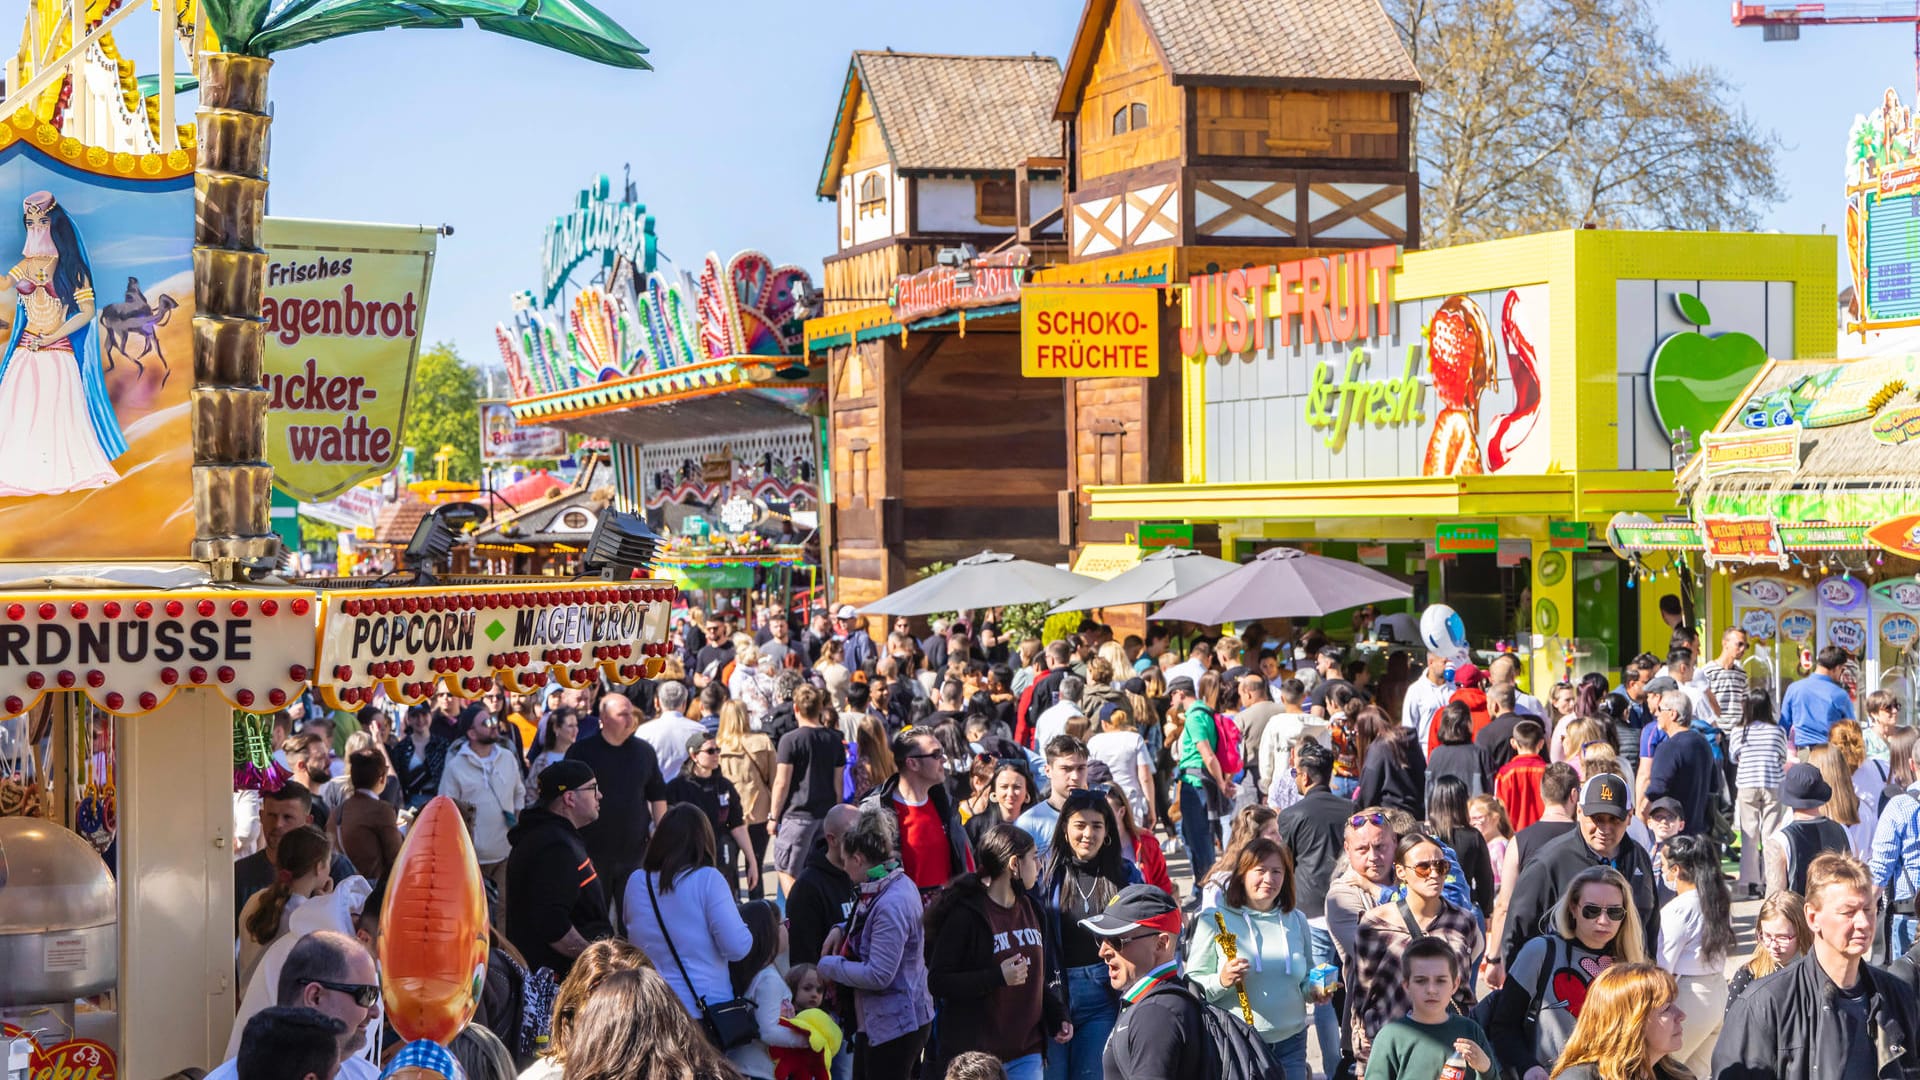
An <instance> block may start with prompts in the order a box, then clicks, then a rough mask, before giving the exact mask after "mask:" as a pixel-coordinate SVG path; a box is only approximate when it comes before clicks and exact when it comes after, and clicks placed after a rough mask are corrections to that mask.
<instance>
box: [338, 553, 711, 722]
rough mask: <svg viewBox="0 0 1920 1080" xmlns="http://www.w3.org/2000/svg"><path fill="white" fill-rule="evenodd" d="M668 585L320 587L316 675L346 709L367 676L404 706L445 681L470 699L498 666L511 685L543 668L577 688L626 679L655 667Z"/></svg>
mask: <svg viewBox="0 0 1920 1080" xmlns="http://www.w3.org/2000/svg"><path fill="white" fill-rule="evenodd" d="M673 593H674V590H673V589H672V588H670V587H665V586H661V585H658V584H656V583H653V582H634V583H632V584H626V583H618V584H598V583H596V584H592V585H585V584H580V583H560V584H555V585H547V584H540V585H527V586H512V585H502V586H485V587H477V588H473V589H466V588H463V589H462V590H461V591H460V592H459V593H457V594H449V593H448V592H446V591H445V590H442V589H433V588H422V589H356V590H341V591H329V592H328V593H326V594H325V595H324V596H323V598H322V599H323V604H324V607H323V609H322V611H321V621H320V655H319V665H318V669H317V670H316V671H315V672H314V676H313V680H314V685H315V688H316V689H318V690H319V691H320V695H321V698H322V700H324V701H325V702H326V703H327V705H328V706H329V707H331V708H336V709H337V708H349V709H351V708H357V707H358V706H360V705H363V704H365V703H366V702H368V701H370V700H372V698H373V686H374V684H375V683H384V684H385V686H386V691H387V696H388V697H390V698H392V699H393V700H395V701H398V702H401V703H402V704H413V703H415V702H418V701H424V700H426V699H427V698H428V697H429V696H431V695H432V694H433V692H434V687H435V686H436V685H437V684H442V683H444V684H445V685H446V686H447V687H448V689H450V690H452V691H453V692H454V693H456V694H458V695H460V696H462V697H470V696H473V695H474V694H476V693H477V692H479V691H480V690H483V689H485V687H486V686H487V684H488V683H490V682H491V681H492V679H493V678H494V677H495V676H496V675H497V676H499V677H500V678H501V679H502V681H504V682H505V683H506V684H507V687H508V688H509V689H511V690H513V691H514V692H515V693H525V692H528V691H530V690H531V689H532V688H534V687H537V686H539V685H541V684H542V683H544V682H546V680H547V678H548V677H549V675H551V676H552V677H553V678H554V679H555V680H556V681H558V682H559V683H560V685H562V686H565V687H568V688H574V689H577V688H579V687H581V686H585V685H587V684H588V683H590V682H592V681H593V680H594V679H595V678H597V677H598V676H599V675H600V674H602V673H604V674H605V675H606V676H607V677H608V678H609V679H612V680H614V681H616V682H619V683H623V684H625V683H631V682H634V681H635V680H637V679H640V678H642V677H644V676H651V675H654V674H657V673H658V671H659V668H660V665H661V663H662V661H661V659H660V658H661V657H663V656H665V654H666V650H667V648H668V646H667V629H668V620H669V619H670V618H671V608H672V600H673ZM635 658H638V659H639V662H638V663H635V662H633V661H634V660H635Z"/></svg>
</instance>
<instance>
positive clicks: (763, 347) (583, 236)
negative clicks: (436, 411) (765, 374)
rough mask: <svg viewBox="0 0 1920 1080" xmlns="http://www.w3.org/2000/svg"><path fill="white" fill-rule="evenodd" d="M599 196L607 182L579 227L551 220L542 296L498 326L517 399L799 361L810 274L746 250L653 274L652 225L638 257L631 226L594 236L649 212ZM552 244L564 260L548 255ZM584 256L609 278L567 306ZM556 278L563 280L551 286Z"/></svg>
mask: <svg viewBox="0 0 1920 1080" xmlns="http://www.w3.org/2000/svg"><path fill="white" fill-rule="evenodd" d="M605 186H606V185H605V181H604V179H603V180H602V182H601V185H600V187H598V188H595V189H589V193H592V192H593V191H599V192H600V201H598V202H596V203H595V204H594V205H595V206H600V207H604V209H602V210H599V211H596V212H594V213H593V214H590V215H588V217H587V218H586V219H585V221H584V223H583V224H577V225H576V224H571V223H572V222H573V220H574V218H575V217H579V216H580V214H581V211H575V212H574V213H573V214H572V215H569V216H568V217H562V218H559V219H556V221H555V223H554V229H553V231H552V233H550V235H549V237H548V241H547V251H546V254H545V255H544V263H545V264H546V280H545V281H544V283H543V286H542V289H541V290H540V291H539V292H535V291H532V290H528V291H524V292H521V293H519V294H517V295H515V296H514V297H513V300H512V304H513V316H512V317H511V319H509V320H508V321H507V322H504V323H500V324H499V325H498V326H496V327H495V332H494V336H495V339H496V340H497V341H498V343H499V346H500V358H501V360H502V361H503V362H505V364H506V366H507V374H508V378H509V380H510V381H511V382H512V384H513V392H514V396H515V397H516V398H522V399H524V398H531V397H539V396H542V395H547V394H555V393H560V392H563V391H567V390H572V389H575V388H578V387H583V386H591V385H593V384H595V383H600V382H608V381H611V380H615V379H622V378H627V377H631V376H635V375H645V374H657V373H661V372H668V371H673V370H676V369H679V368H684V367H690V366H693V365H700V364H706V363H709V362H711V361H717V360H726V359H731V358H735V357H747V356H752V357H786V356H797V355H799V354H801V353H803V351H804V349H803V342H802V337H801V327H802V323H803V322H804V320H805V317H806V315H807V312H806V311H805V310H803V309H802V307H801V305H800V301H801V300H802V299H804V298H805V297H806V296H808V295H810V294H811V293H812V290H813V282H812V279H811V278H809V277H808V275H807V272H806V271H805V270H802V269H801V268H799V267H797V266H779V265H775V264H774V262H773V260H772V259H770V258H768V257H767V256H766V255H764V254H762V253H760V252H758V251H742V252H739V253H737V254H735V255H734V256H733V257H732V258H730V259H724V260H723V259H721V258H720V256H719V255H718V254H714V253H709V254H708V255H707V257H706V258H705V259H704V260H703V261H702V262H701V265H700V271H699V274H698V276H697V277H695V276H691V275H687V274H681V275H679V276H678V277H677V278H675V277H671V276H669V275H667V274H663V273H659V272H657V271H656V270H655V269H654V265H653V255H654V251H655V249H654V247H653V244H652V236H653V233H652V222H653V219H652V217H651V216H646V217H645V223H646V224H645V236H646V240H647V243H646V245H645V247H644V253H642V252H641V251H640V250H639V249H638V248H636V249H635V250H633V251H629V250H628V248H629V247H634V246H635V245H634V244H632V243H630V242H629V241H630V240H631V237H630V236H628V234H636V235H637V233H636V230H638V229H639V228H640V227H639V226H638V225H634V226H632V227H629V228H625V229H617V228H613V227H611V226H607V227H603V228H598V229H595V228H594V227H593V226H594V225H595V224H596V223H602V222H603V219H604V221H606V222H614V223H616V224H617V223H620V222H625V221H628V220H629V219H635V215H637V214H644V211H645V207H644V206H642V205H640V204H638V203H635V202H632V201H631V199H630V197H629V200H628V201H623V202H618V203H615V202H609V201H606V200H605ZM589 209H591V208H589ZM563 226H564V227H563ZM623 237H624V238H625V239H623ZM595 245H599V246H600V247H599V248H595ZM556 246H557V247H558V248H559V249H560V250H562V252H563V254H564V256H565V257H564V258H560V257H557V256H556V255H555V254H554V252H555V250H556ZM588 249H594V250H598V251H599V254H600V256H601V258H600V263H601V265H603V267H604V268H605V269H606V270H608V271H609V272H608V274H607V275H606V277H605V279H604V280H603V281H598V282H595V283H594V284H592V285H589V286H588V287H586V288H583V289H580V290H578V291H577V292H575V293H574V294H573V296H572V298H571V299H570V300H568V299H565V298H564V293H565V280H564V270H565V269H570V268H571V267H573V266H576V265H579V264H580V263H581V262H584V261H591V259H590V255H591V254H592V251H590V250H588ZM557 270H559V271H560V272H561V276H560V277H557V278H556V277H555V273H556V271H557ZM542 297H544V298H545V299H544V300H542ZM714 377H718V375H717V374H716V375H715V376H714Z"/></svg>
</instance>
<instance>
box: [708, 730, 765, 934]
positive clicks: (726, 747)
mask: <svg viewBox="0 0 1920 1080" xmlns="http://www.w3.org/2000/svg"><path fill="white" fill-rule="evenodd" d="M714 741H716V742H718V743H719V744H720V772H721V775H723V776H725V777H726V778H727V780H728V781H729V782H731V783H732V784H733V790H734V791H735V792H736V793H738V794H739V796H740V813H741V820H742V821H744V822H745V823H746V826H747V840H748V841H749V842H750V844H751V846H752V847H753V850H752V851H750V852H748V853H747V855H748V857H749V858H751V859H752V860H753V865H755V866H762V865H765V863H766V861H767V859H766V856H767V818H768V816H769V814H770V811H771V810H772V808H773V770H774V767H775V766H774V761H773V756H774V747H773V739H772V738H771V737H770V736H768V735H766V734H765V733H763V732H759V731H755V730H753V725H752V724H751V722H750V721H749V719H748V714H747V706H746V705H745V704H743V703H741V702H740V701H738V700H733V701H728V702H727V703H726V704H724V705H722V706H720V731H719V733H718V735H717V736H716V737H715V740H714ZM765 895H766V885H765V884H764V883H763V882H761V881H760V880H758V879H755V881H754V883H753V887H752V888H751V889H748V890H747V896H748V898H750V899H753V900H758V899H760V898H761V897H762V896H765Z"/></svg>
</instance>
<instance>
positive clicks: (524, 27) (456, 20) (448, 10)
mask: <svg viewBox="0 0 1920 1080" xmlns="http://www.w3.org/2000/svg"><path fill="white" fill-rule="evenodd" d="M201 4H202V7H203V9H204V10H205V12H206V17H207V20H208V22H209V23H210V24H211V25H212V27H213V31H214V33H215V34H216V35H217V36H218V37H219V39H220V46H221V48H223V49H226V50H227V51H229V52H234V53H239V54H241V55H244V56H271V55H273V54H275V53H281V52H285V51H287V50H288V49H295V48H299V47H300V46H302V45H312V44H315V43H317V42H321V41H329V40H332V39H333V38H338V37H345V36H347V35H349V34H361V33H368V32H370V31H374V30H449V29H454V28H457V27H460V26H462V25H464V24H466V23H467V22H471V23H473V25H475V26H478V27H479V28H480V29H482V30H488V31H492V32H493V33H496V34H504V35H506V36H508V37H516V38H519V39H521V40H523V41H531V42H533V43H534V44H536V45H543V46H545V47H547V48H549V49H556V50H558V51H560V52H564V53H569V54H571V55H574V56H578V57H581V58H582V59H586V60H592V61H595V62H597V63H602V64H608V65H611V66H614V67H625V68H650V67H651V66H652V65H650V64H648V63H647V62H646V60H645V59H643V58H644V56H645V55H646V52H647V47H646V46H645V45H642V44H640V42H638V41H636V40H635V39H634V38H633V36H632V35H631V34H629V33H627V32H626V30H625V29H623V28H622V27H621V26H620V24H619V23H617V22H615V21H614V20H613V18H612V17H611V16H608V15H607V14H605V13H604V12H601V11H600V10H598V9H597V8H595V7H593V6H592V5H591V4H588V3H585V2H584V0H522V2H518V3H514V2H510V0H290V2H285V3H281V4H279V5H278V7H277V8H276V6H275V4H274V0H201Z"/></svg>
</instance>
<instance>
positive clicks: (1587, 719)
mask: <svg viewBox="0 0 1920 1080" xmlns="http://www.w3.org/2000/svg"><path fill="white" fill-rule="evenodd" d="M1601 747H1605V748H1606V749H1608V750H1612V751H1613V752H1614V753H1615V754H1616V755H1617V754H1618V753H1619V751H1618V750H1617V749H1615V746H1614V742H1613V740H1612V739H1611V738H1609V737H1608V732H1607V722H1606V721H1605V720H1601V719H1599V718H1598V717H1593V716H1576V717H1574V718H1573V719H1571V720H1569V721H1567V724H1566V727H1565V728H1563V729H1561V732H1560V745H1559V746H1558V747H1557V748H1556V750H1557V752H1556V753H1555V754H1554V756H1553V760H1554V761H1565V762H1568V763H1569V764H1571V765H1572V766H1573V767H1574V769H1575V770H1576V771H1578V772H1579V773H1580V779H1582V780H1585V779H1586V778H1587V777H1589V776H1592V775H1593V773H1591V772H1588V771H1586V757H1587V751H1589V750H1598V749H1600V748H1601Z"/></svg>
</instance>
